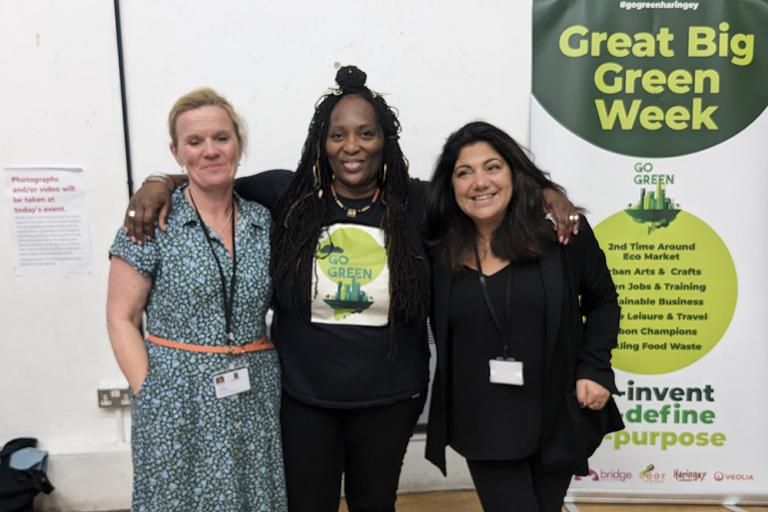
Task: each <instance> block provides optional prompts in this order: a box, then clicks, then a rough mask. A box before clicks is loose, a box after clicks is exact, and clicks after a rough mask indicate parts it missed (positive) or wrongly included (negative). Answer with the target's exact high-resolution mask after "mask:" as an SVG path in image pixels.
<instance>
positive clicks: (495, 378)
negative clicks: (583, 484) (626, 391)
mask: <svg viewBox="0 0 768 512" xmlns="http://www.w3.org/2000/svg"><path fill="white" fill-rule="evenodd" d="M546 187H549V188H555V189H557V188H558V187H557V185H556V184H554V183H553V182H551V181H550V180H549V179H548V178H547V176H546V175H545V174H544V173H543V172H542V171H541V170H539V169H538V168H537V167H536V166H535V165H534V164H533V163H532V162H531V160H530V159H529V158H528V157H527V156H526V154H525V152H524V151H523V150H522V149H521V148H520V147H519V146H518V145H517V143H516V142H515V141H514V140H513V139H512V138H511V137H510V136H509V135H507V134H506V133H504V132H503V131H501V130H499V129H498V128H496V127H494V126H492V125H490V124H488V123H483V122H474V123H470V124H468V125H466V126H464V127H462V128H461V129H459V130H458V131H457V132H456V133H454V134H452V135H451V136H450V137H449V138H448V140H447V142H446V144H445V146H444V148H443V153H442V155H441V157H440V159H439V161H438V164H437V168H436V169H435V173H434V176H433V177H432V187H431V190H430V192H429V196H428V201H427V211H426V223H425V230H426V237H427V240H428V241H429V244H430V246H431V257H432V260H433V265H434V267H433V278H432V281H433V293H432V297H433V300H432V312H431V322H432V329H433V332H434V334H435V338H436V340H437V352H438V360H437V373H436V375H435V380H434V382H433V388H432V402H431V404H430V414H429V425H428V431H427V458H428V459H429V460H430V461H432V462H433V463H434V464H435V465H437V466H438V467H439V468H440V469H441V470H442V471H443V473H445V447H446V445H450V446H452V447H453V448H454V449H455V450H456V451H458V452H459V453H460V454H461V455H463V456H464V457H465V458H466V459H467V463H468V466H469V469H470V473H471V475H472V479H473V481H474V482H475V487H476V488H477V491H478V494H479V496H480V501H481V503H482V505H483V509H484V510H486V511H508V510H516V511H542V512H544V511H550V510H551V511H559V510H560V507H561V506H562V503H563V498H564V497H565V493H566V491H567V489H568V485H569V483H570V479H571V475H572V474H586V473H587V458H588V457H589V456H590V455H591V454H592V453H593V452H594V450H595V449H596V448H597V446H599V444H600V442H601V440H602V438H603V436H604V435H605V434H606V433H608V432H613V431H616V430H620V429H622V428H623V423H622V421H621V416H620V414H619V412H618V409H617V408H616V404H615V403H614V401H613V399H612V398H611V394H612V393H616V392H617V390H616V386H615V383H614V375H613V371H612V369H611V349H612V348H613V347H614V346H615V345H616V336H617V333H618V326H619V306H618V303H617V295H616V291H615V288H614V285H613V282H612V280H611V276H610V272H609V270H608V268H607V266H606V263H605V257H604V255H603V252H602V251H601V250H600V247H599V246H598V244H597V240H595V237H594V235H593V233H592V230H591V228H590V226H589V224H588V223H587V221H586V219H584V218H583V217H582V218H581V219H578V220H580V225H581V232H580V234H579V235H578V236H577V237H573V238H572V241H571V243H570V244H568V245H564V246H561V245H559V244H558V243H557V240H556V239H555V237H554V236H553V234H552V228H551V225H550V223H549V221H548V220H547V219H546V218H544V216H543V214H542V211H543V203H542V197H541V191H542V189H543V188H546ZM573 220H577V219H573Z"/></svg>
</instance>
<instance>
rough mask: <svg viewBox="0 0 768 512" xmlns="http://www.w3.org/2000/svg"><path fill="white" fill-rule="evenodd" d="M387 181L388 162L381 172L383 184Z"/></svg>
mask: <svg viewBox="0 0 768 512" xmlns="http://www.w3.org/2000/svg"><path fill="white" fill-rule="evenodd" d="M386 181H387V164H386V163H384V170H383V171H382V173H381V185H382V186H384V183H386Z"/></svg>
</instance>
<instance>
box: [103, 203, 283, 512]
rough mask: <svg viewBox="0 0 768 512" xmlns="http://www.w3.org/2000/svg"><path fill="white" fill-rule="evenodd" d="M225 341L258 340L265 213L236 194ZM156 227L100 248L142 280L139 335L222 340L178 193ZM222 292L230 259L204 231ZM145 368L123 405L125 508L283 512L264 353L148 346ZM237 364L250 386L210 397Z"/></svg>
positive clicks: (215, 295) (207, 273)
mask: <svg viewBox="0 0 768 512" xmlns="http://www.w3.org/2000/svg"><path fill="white" fill-rule="evenodd" d="M236 200H237V202H238V207H239V217H238V221H237V226H236V230H235V246H236V258H237V277H236V290H235V299H234V305H233V308H234V311H233V319H232V321H233V327H234V336H235V341H234V344H237V345H242V344H245V343H248V342H250V341H253V340H256V339H258V338H260V337H261V336H264V335H265V333H266V324H265V320H264V315H265V313H266V311H267V308H268V307H269V300H270V293H271V281H270V277H269V257H270V248H269V230H270V216H269V213H268V211H267V210H266V209H265V208H264V207H262V206H261V205H258V204H257V203H253V202H249V201H245V200H243V199H240V198H239V197H236ZM172 206H173V207H172V210H171V215H170V217H169V219H168V228H167V230H166V231H165V232H162V231H159V230H156V237H155V239H154V240H151V241H148V242H147V243H145V244H143V245H134V244H133V243H131V240H130V239H129V238H128V236H127V234H126V232H125V231H124V230H123V229H121V230H120V231H119V232H118V234H117V237H116V238H115V241H114V243H113V245H112V247H111V249H110V254H111V255H112V256H118V257H120V258H123V259H125V260H126V261H127V262H128V263H130V264H131V265H132V266H133V267H134V268H135V269H136V270H138V271H139V272H140V273H142V274H144V275H146V276H148V277H150V278H152V280H153V286H152V289H151V291H150V294H149V298H148V302H147V306H146V314H147V332H149V333H150V334H154V335H155V336H158V337H160V338H165V339H169V340H174V341H178V342H182V343H193V344H197V345H225V344H226V334H225V333H226V328H225V318H224V304H223V299H222V290H221V287H222V283H221V275H220V273H219V269H218V267H217V266H216V261H215V260H214V257H213V253H212V252H211V251H212V249H211V246H210V245H209V244H208V242H207V240H206V238H205V235H204V233H203V231H202V229H201V226H200V223H199V221H198V217H197V214H196V213H195V211H194V209H193V208H192V207H191V206H190V205H189V204H188V203H187V201H186V200H185V199H184V196H183V195H182V190H181V189H179V190H177V191H176V192H175V193H174V194H173V197H172ZM210 236H211V239H212V240H211V241H212V245H213V250H215V251H216V254H217V256H218V259H219V261H220V262H221V264H222V268H223V270H224V275H225V278H226V281H227V283H226V286H227V288H226V289H227V292H228V293H229V286H230V280H231V278H232V266H233V265H232V259H231V257H230V255H229V253H228V252H227V250H226V248H225V247H224V245H223V244H222V243H221V240H220V239H219V237H218V236H217V235H216V234H215V233H212V232H211V233H210ZM147 351H148V354H149V373H148V374H147V378H146V380H145V382H144V384H142V387H141V389H140V391H139V393H138V394H137V396H136V397H134V401H133V408H132V419H133V424H132V431H131V432H132V448H133V467H134V481H133V510H134V512H161V511H169V512H170V511H173V512H178V511H185V512H192V511H199V512H214V511H215V512H235V511H237V512H244V511H265V512H267V511H268V512H280V511H285V510H287V507H286V498H285V479H284V475H283V462H282V445H281V440H280V414H279V412H280V366H279V361H278V357H277V353H276V352H275V351H274V350H265V351H261V352H252V353H247V354H243V355H239V356H233V355H228V354H213V353H195V352H188V351H184V350H178V349H174V348H166V347H162V346H159V345H155V344H152V343H147ZM233 367H238V368H239V367H247V368H248V371H249V374H250V382H251V389H250V391H246V392H244V393H240V394H237V395H233V396H229V397H227V398H222V399H217V398H216V396H215V391H214V384H213V375H214V374H215V373H218V372H221V371H223V370H227V369H230V368H233Z"/></svg>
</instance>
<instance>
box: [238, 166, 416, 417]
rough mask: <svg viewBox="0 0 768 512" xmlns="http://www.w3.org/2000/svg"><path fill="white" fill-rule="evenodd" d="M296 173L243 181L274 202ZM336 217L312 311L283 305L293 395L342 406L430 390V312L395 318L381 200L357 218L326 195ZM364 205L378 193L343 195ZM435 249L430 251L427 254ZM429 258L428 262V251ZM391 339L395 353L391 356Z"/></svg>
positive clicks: (244, 188) (321, 247)
mask: <svg viewBox="0 0 768 512" xmlns="http://www.w3.org/2000/svg"><path fill="white" fill-rule="evenodd" d="M291 176H292V173H291V172H290V171H269V172H265V173H260V174H256V175H253V176H249V177H246V178H240V179H238V180H237V182H236V190H237V192H238V194H240V195H241V196H242V197H245V198H246V199H253V200H255V201H258V202H260V203H262V204H264V205H265V206H267V207H268V208H270V209H273V208H274V205H275V203H276V202H277V199H278V197H279V194H280V193H282V191H284V190H285V188H286V187H287V186H288V184H289V182H290V179H291ZM423 195H424V183H423V182H420V181H417V180H412V181H411V183H410V185H409V190H408V204H409V208H408V212H407V218H408V222H409V231H410V233H411V236H412V237H413V238H412V239H413V240H414V243H415V245H416V246H417V249H418V250H420V251H421V250H422V248H421V247H422V245H421V239H420V238H419V222H420V219H421V213H422V208H423ZM326 200H327V201H328V211H329V212H330V215H329V217H328V220H327V225H326V228H325V229H324V230H323V232H322V234H321V237H320V240H319V244H318V252H317V255H318V257H317V258H316V261H315V263H316V264H315V265H314V267H313V280H312V287H313V290H312V295H311V298H312V304H311V310H310V311H303V310H299V309H297V308H294V307H291V306H288V305H283V304H280V303H278V304H276V306H275V312H274V313H275V315H274V319H273V323H272V331H271V335H272V341H273V342H274V343H275V346H276V347H277V349H278V352H279V354H280V361H281V363H282V368H283V388H284V390H285V392H287V393H288V394H290V395H291V396H292V397H294V398H296V399H297V400H300V401H302V402H305V403H309V404H313V405H319V406H323V407H333V408H356V407H367V406H373V405H384V404H388V403H393V402H396V401H398V400H402V399H405V398H409V397H411V396H413V395H415V394H417V393H421V392H423V391H425V390H426V387H427V384H428V380H429V371H428V361H429V350H428V346H427V328H426V318H422V319H418V320H414V321H411V322H408V323H398V322H395V325H394V326H390V325H389V323H388V317H389V277H388V276H389V271H388V264H387V255H386V250H385V247H384V233H383V231H382V230H381V229H380V227H379V226H380V224H381V219H382V215H383V214H384V207H383V205H382V204H381V201H377V202H376V203H375V204H374V205H373V207H371V208H370V209H369V210H367V211H365V212H364V213H359V214H358V215H357V216H356V217H355V218H350V217H348V216H347V215H346V212H345V210H342V209H341V208H340V207H339V206H338V205H337V204H336V203H335V202H334V201H333V199H332V198H331V197H326ZM342 202H343V204H344V205H346V206H347V207H351V208H356V207H357V208H360V207H363V206H365V205H366V204H368V203H370V200H368V199H363V200H359V201H355V200H351V199H346V198H342ZM425 256H426V255H425ZM424 265H425V266H426V265H428V261H427V259H426V257H425V258H424ZM390 336H393V337H394V341H395V343H396V351H395V353H394V356H390V350H391V344H390V338H389V337H390Z"/></svg>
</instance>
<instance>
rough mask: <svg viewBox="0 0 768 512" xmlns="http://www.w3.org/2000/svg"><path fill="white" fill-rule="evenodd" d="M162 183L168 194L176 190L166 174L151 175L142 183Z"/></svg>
mask: <svg viewBox="0 0 768 512" xmlns="http://www.w3.org/2000/svg"><path fill="white" fill-rule="evenodd" d="M154 182H157V183H163V184H164V185H165V186H166V188H168V192H170V193H171V194H173V191H174V190H176V185H174V184H173V180H172V179H171V178H169V177H168V175H167V174H163V173H161V172H156V173H152V174H150V175H149V176H147V178H146V179H145V180H144V183H142V185H143V184H145V183H154Z"/></svg>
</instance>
